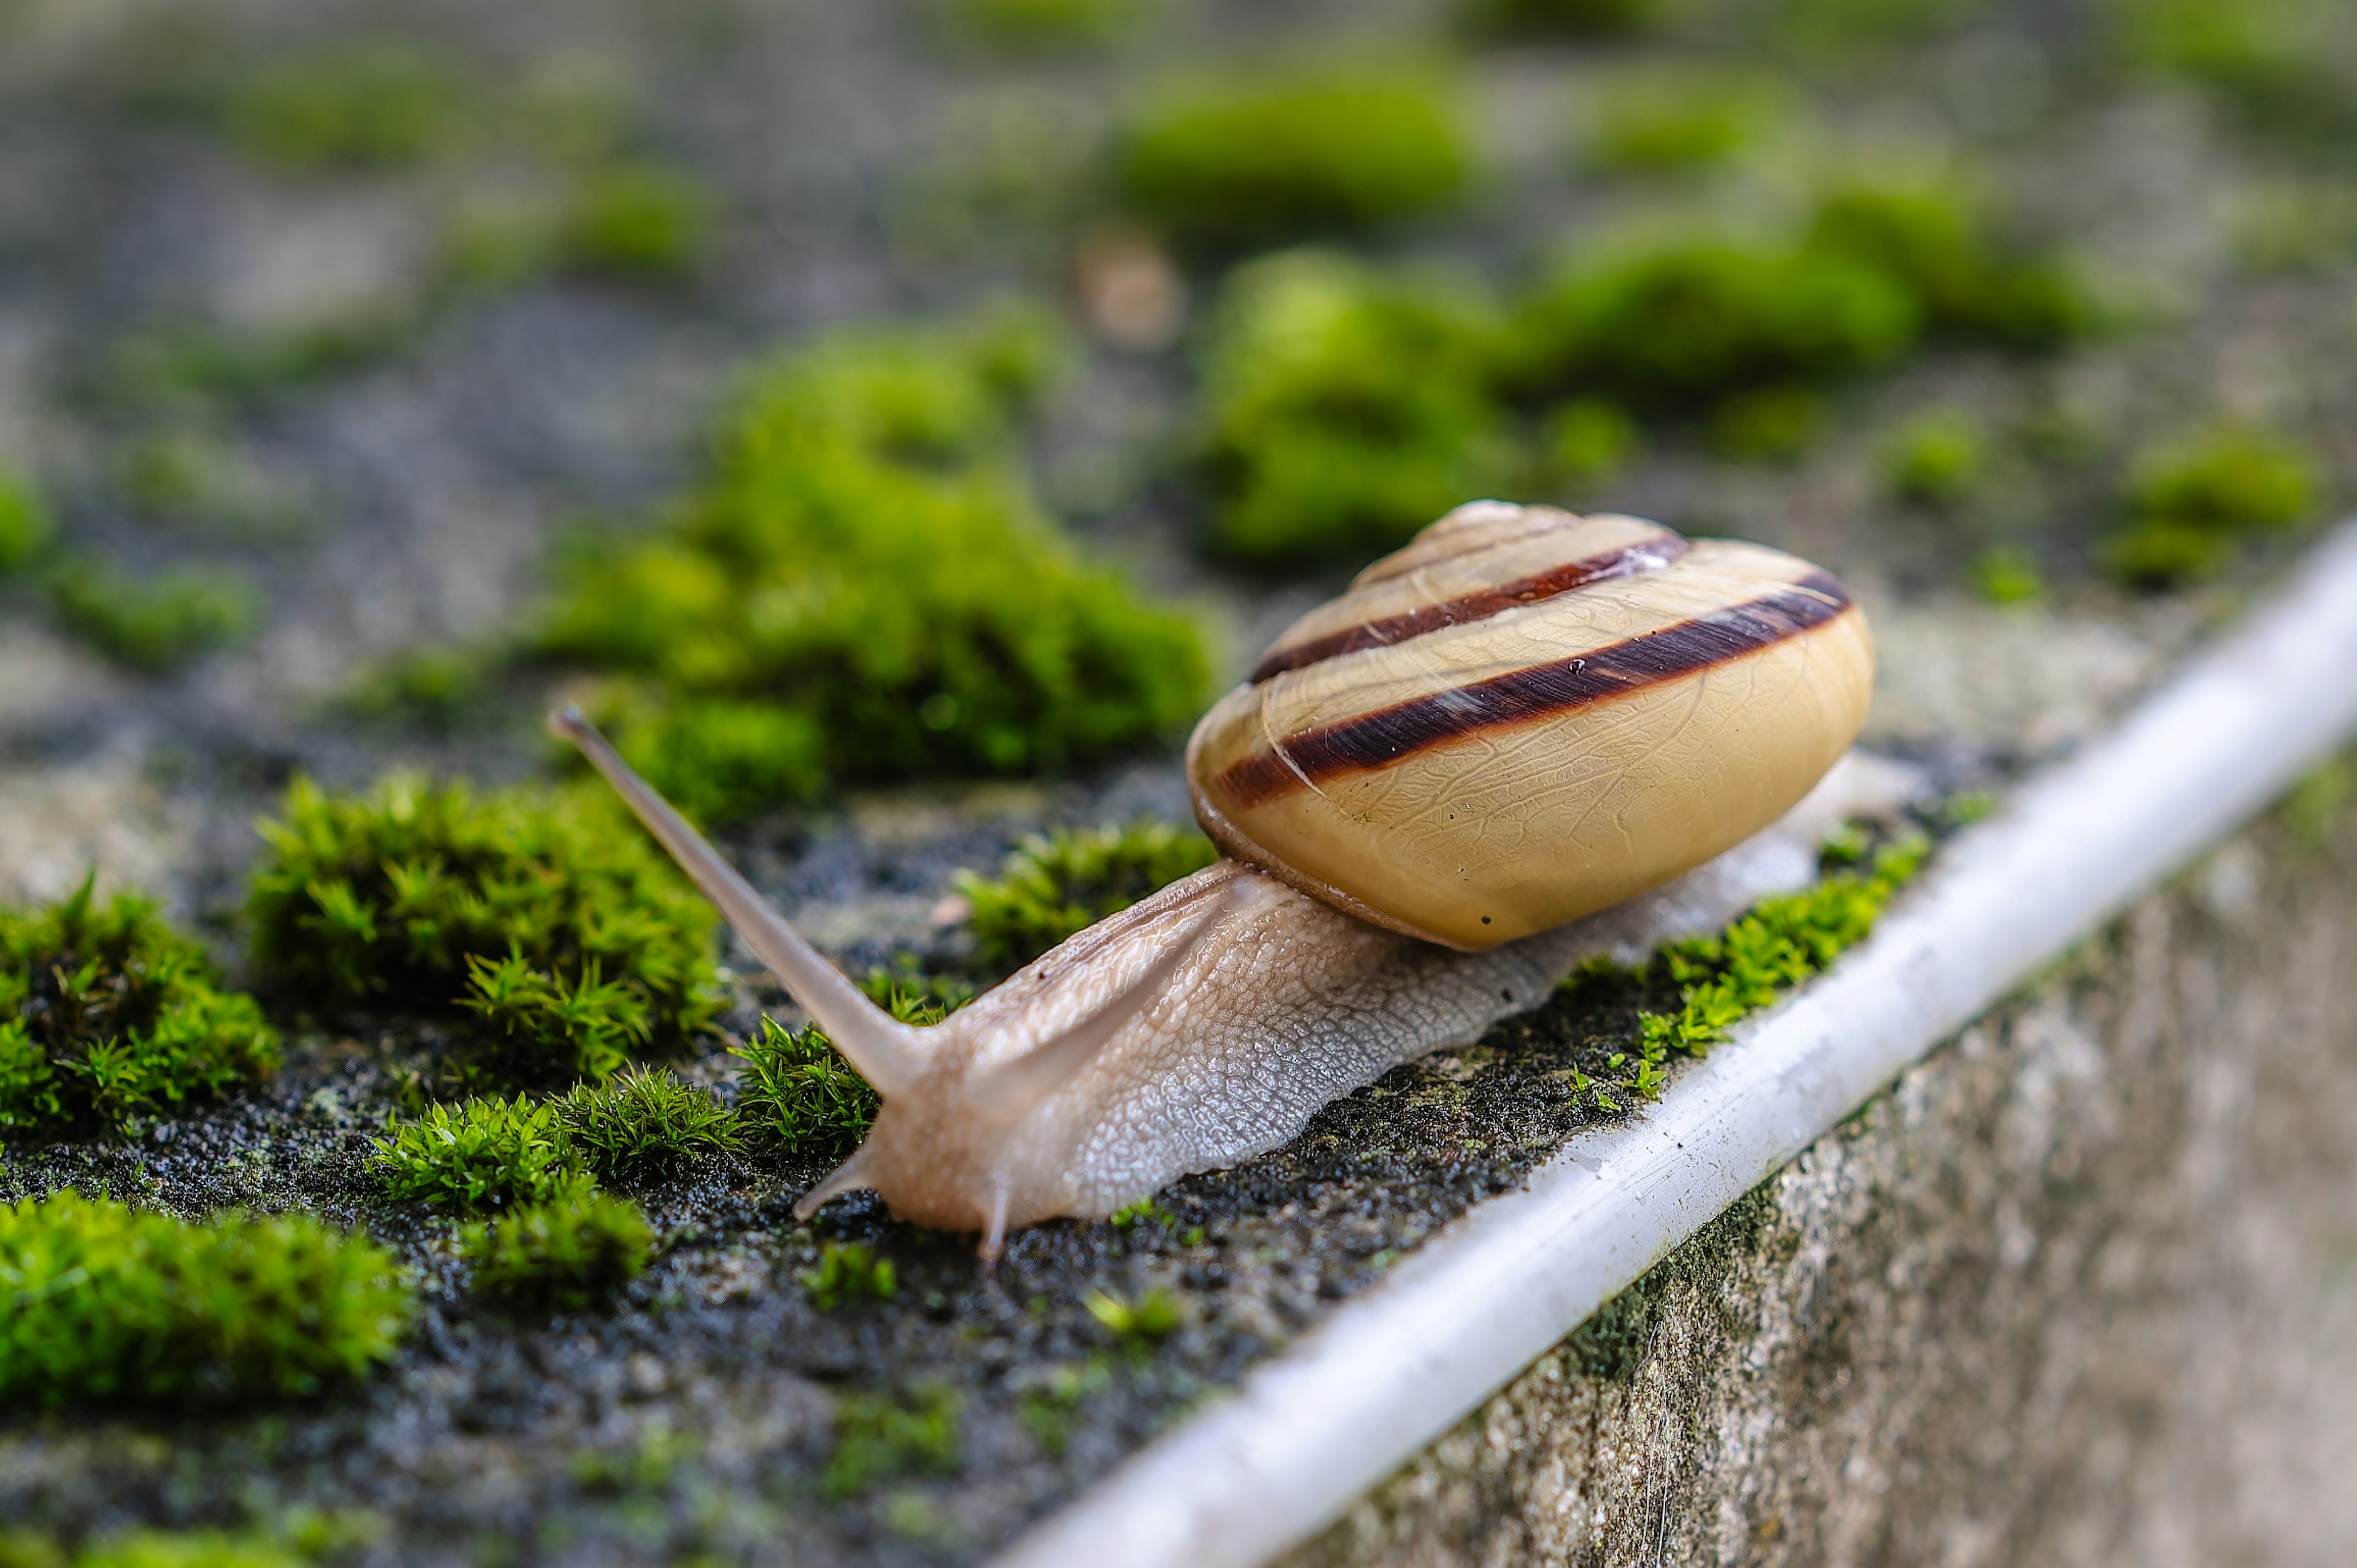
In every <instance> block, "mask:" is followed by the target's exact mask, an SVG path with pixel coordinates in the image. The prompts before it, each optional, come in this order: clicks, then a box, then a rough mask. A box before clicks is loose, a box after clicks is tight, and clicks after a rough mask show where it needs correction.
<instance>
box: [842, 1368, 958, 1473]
mask: <svg viewBox="0 0 2357 1568" xmlns="http://www.w3.org/2000/svg"><path fill="white" fill-rule="evenodd" d="M962 1406H963V1401H962V1400H961V1399H960V1398H959V1397H958V1394H957V1391H956V1390H954V1389H952V1388H948V1387H946V1386H944V1385H942V1384H939V1383H928V1384H925V1385H922V1386H920V1387H918V1388H915V1389H911V1390H909V1391H908V1392H907V1393H906V1394H905V1395H902V1396H900V1397H897V1398H896V1397H895V1396H893V1395H891V1394H889V1393H873V1394H869V1393H847V1394H845V1395H844V1396H843V1397H842V1398H841V1399H840V1400H838V1401H837V1402H835V1407H834V1454H833V1455H831V1456H830V1457H829V1458H828V1460H827V1466H826V1475H825V1481H824V1484H825V1487H826V1489H827V1490H828V1491H829V1492H830V1493H832V1494H834V1496H836V1497H838V1498H847V1497H856V1496H857V1495H858V1494H860V1493H861V1492H864V1491H866V1490H867V1488H868V1487H871V1486H873V1485H875V1484H876V1483H877V1481H880V1480H888V1479H889V1478H891V1477H896V1476H906V1475H913V1474H921V1475H932V1476H946V1475H951V1474H953V1473H955V1471H956V1469H957V1467H958V1448H959V1444H958V1416H959V1412H960V1410H961V1408H962Z"/></svg>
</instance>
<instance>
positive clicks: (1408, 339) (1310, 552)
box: [1203, 251, 1520, 563]
mask: <svg viewBox="0 0 2357 1568" xmlns="http://www.w3.org/2000/svg"><path fill="white" fill-rule="evenodd" d="M1495 330H1496V328H1495V324H1494V322H1493V321H1492V320H1491V317H1490V313H1489V311H1488V310H1487V309H1486V307H1485V306H1484V305H1483V304H1482V302H1481V301H1480V299H1479V298H1478V297H1477V296H1474V295H1470V294H1469V293H1467V292H1465V291H1463V290H1459V289H1456V288H1453V287H1451V286H1449V285H1446V284H1441V283H1435V282H1429V281H1419V280H1415V279H1412V278H1402V277H1394V276H1390V275H1387V274H1383V273H1380V272H1377V271H1376V270H1374V269H1372V268H1371V267H1369V266H1366V265H1365V264H1363V263H1358V262H1355V261H1352V260H1351V259H1349V258H1347V257H1343V256H1340V255H1336V254H1332V253H1330V252H1318V251H1302V252H1288V253H1286V254H1283V255H1279V256H1275V257H1270V258H1267V259H1265V260H1263V261H1260V262H1256V263H1253V264H1252V265H1250V266H1248V267H1245V268H1243V269H1240V270H1239V271H1238V272H1237V273H1236V274H1234V275H1233V276H1232V278H1231V280H1230V281H1229V283H1228V285H1227V288H1226V290H1225V292H1224V294H1223V295H1222V299H1221V302H1220V306H1219V310H1218V315H1217V318H1216V324H1215V326H1214V328H1213V335H1212V339H1211V347H1210V349H1209V352H1208V355H1207V357H1206V360H1205V365H1204V394H1203V395H1204V409H1205V422H1206V424H1207V426H1208V429H1207V431H1206V435H1205V454H1204V471H1205V474H1206V477H1207V478H1208V480H1209V483H1210V485H1211V489H1212V491H1213V493H1214V495H1215V496H1216V497H1217V499H1218V514H1217V517H1216V519H1215V522H1214V531H1213V539H1214V542H1215V543H1216V544H1217V546H1218V547H1219V548H1220V550H1221V551H1222V552H1223V553H1226V554H1229V555H1231V556H1233V557H1235V558H1237V559H1239V560H1243V561H1249V562H1254V563H1281V562H1294V561H1301V560H1306V559H1318V558H1329V559H1334V560H1344V559H1348V560H1351V561H1357V560H1361V559H1363V558H1364V557H1365V556H1367V555H1370V554H1372V553H1377V552H1379V551H1383V550H1388V549H1390V548H1392V547H1394V545H1396V544H1398V543H1400V542H1403V541H1405V539H1407V538H1408V537H1409V536H1410V535H1411V534H1413V533H1415V531H1416V530H1418V529H1420V528H1422V527H1423V526H1424V525H1425V524H1426V523H1427V522H1430V521H1432V520H1433V519H1434V518H1436V517H1438V516H1439V515H1440V514H1441V513H1442V512H1445V511H1447V510H1448V509H1449V508H1450V507H1452V506H1454V505H1456V504H1457V503H1458V502H1459V501H1462V500H1467V499H1471V498H1473V497H1476V496H1480V495H1483V494H1486V493H1492V492H1494V491H1498V490H1502V489H1512V481H1513V478H1515V476H1516V474H1517V472H1518V466H1519V461H1520V458H1519V454H1518V453H1517V451H1516V449H1515V446H1514V444H1513V441H1512V435H1511V431H1510V429H1509V426H1508V424H1507V421H1506V416H1505V413H1504V411H1503V410H1502V409H1501V407H1500V406H1499V404H1498V403H1497V401H1496V399H1495V397H1494V396H1493V395H1492V394H1491V389H1490V386H1489V377H1490V371H1491V359H1492V354H1493V349H1494V341H1495V336H1494V335H1495Z"/></svg>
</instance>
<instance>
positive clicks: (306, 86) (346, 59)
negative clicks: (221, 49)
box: [222, 40, 472, 174]
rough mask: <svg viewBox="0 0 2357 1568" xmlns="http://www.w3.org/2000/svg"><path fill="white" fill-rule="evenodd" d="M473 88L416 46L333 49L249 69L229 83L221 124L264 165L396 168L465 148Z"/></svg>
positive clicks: (370, 44)
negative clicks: (463, 145) (244, 74)
mask: <svg viewBox="0 0 2357 1568" xmlns="http://www.w3.org/2000/svg"><path fill="white" fill-rule="evenodd" d="M470 88H471V83H470V82H469V81H468V78H467V76H466V75H465V73H464V72H463V71H461V70H458V69H457V67H456V66H455V65H454V64H453V62H451V61H450V60H448V59H445V58H444V57H442V56H440V55H437V54H436V53H433V52H431V51H429V50H426V49H424V48H418V47H417V46H415V45H413V44H405V43H400V42H394V41H390V40H375V41H364V42H358V43H346V44H339V45H336V46H333V47H331V48H323V49H319V50H316V51H313V52H311V53H308V54H302V55H295V56H290V57H288V58H286V59H280V60H275V61H273V62H271V63H269V64H267V65H264V66H262V67H259V68H257V69H256V70H253V71H252V72H250V73H249V74H247V75H246V76H245V77H244V78H242V80H240V81H237V82H236V83H234V84H233V85H232V86H231V90H230V92H229V95H228V97H227V99H226V101H225V102H224V103H223V105H222V119H223V123H224V124H225V125H226V127H227V129H228V131H229V134H230V137H231V141H232V143H233V144H234V145H236V147H237V148H238V150H239V151H240V152H242V153H243V154H244V155H245V156H247V157H249V158H251V159H252V160H253V161H254V162H255V163H257V164H260V165H261V166H264V167H265V168H271V169H275V170H278V171H280V172H282V173H289V174H319V173H326V172H329V171H334V170H348V169H388V168H399V167H403V166H408V165H412V164H417V163H422V162H424V161H425V160H426V159H427V158H430V157H433V156H437V155H439V154H442V153H445V152H447V151H450V150H452V149H453V148H454V147H456V146H457V145H460V144H461V143H463V141H464V140H465V139H466V136H467V134H468V129H469V124H470V121H471V118H472V109H471V106H470V104H469V102H468V100H469V97H470Z"/></svg>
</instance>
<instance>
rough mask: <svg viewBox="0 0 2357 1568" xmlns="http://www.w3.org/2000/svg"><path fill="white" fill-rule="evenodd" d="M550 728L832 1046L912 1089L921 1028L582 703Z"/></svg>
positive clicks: (863, 1068)
mask: <svg viewBox="0 0 2357 1568" xmlns="http://www.w3.org/2000/svg"><path fill="white" fill-rule="evenodd" d="M548 728H549V732H550V733H551V734H552V735H554V736H557V738H559V739H561V740H569V741H571V742H572V743H573V744H574V745H575V746H578V747H580V749H581V755H582V756H584V757H587V758H588V759H589V766H591V767H592V768H596V769H597V771H598V772H599V773H600V774H602V775H603V776H604V777H605V779H606V782H607V783H608V784H610V785H612V786H613V787H614V792H615V793H616V794H618V795H619V796H621V797H622V799H623V800H625V801H627V802H628V803H629V805H630V810H631V811H634V812H636V813H637V814H638V819H639V821H640V822H644V823H645V824H646V827H647V831H648V832H651V833H652V834H654V836H655V839H656V841H657V842H658V843H661V844H662V846H663V848H664V849H666V850H668V851H669V852H670V853H671V857H672V859H673V860H674V861H676V862H678V864H679V868H680V869H681V870H682V871H684V872H685V873H687V875H688V877H689V879H690V880H691V881H693V882H694V884H695V885H696V886H697V887H699V888H701V889H703V891H704V896H705V897H707V898H709V899H711V900H712V901H713V903H715V904H716V905H718V906H719V908H720V912H721V914H722V915H724V916H726V918H727V920H728V924H729V925H730V926H731V927H733V928H734V929H736V932H737V935H738V936H740V937H742V938H744V939H745V945H746V946H747V947H749V948H751V949H752V950H753V951H754V953H755V955H756V956H758V957H759V959H760V961H762V962H763V963H765V964H767V965H768V966H769V967H770V971H771V972H773V973H775V974H776V975H777V977H778V978H779V979H780V980H781V981H783V982H784V983H785V984H786V989H787V990H789V991H791V992H792V993H793V995H794V1000H795V1001H796V1002H799V1003H801V1004H802V1011H803V1012H805V1013H808V1014H809V1015H811V1017H812V1018H813V1020H814V1021H815V1022H816V1023H817V1024H818V1026H819V1027H820V1028H822V1029H823V1030H825V1031H826V1037H827V1038H828V1039H830V1040H832V1041H834V1048H835V1049H837V1050H839V1051H841V1052H842V1053H843V1055H844V1058H845V1060H847V1061H848V1062H850V1063H851V1065H852V1066H853V1067H855V1068H856V1069H859V1075H860V1076H861V1077H862V1078H864V1079H866V1080H867V1081H868V1084H869V1085H870V1086H871V1087H872V1088H874V1089H875V1090H876V1092H877V1094H879V1095H882V1096H883V1097H884V1098H885V1099H887V1100H889V1099H891V1098H892V1097H893V1096H895V1095H898V1094H905V1093H906V1092H908V1090H909V1087H910V1086H911V1085H912V1084H913V1083H914V1082H915V1081H916V1079H917V1078H918V1076H919V1074H920V1073H921V1072H922V1071H923V1070H924V1065H925V1064H924V1052H923V1049H922V1047H920V1046H919V1044H918V1043H917V1031H916V1030H915V1029H913V1028H911V1027H910V1026H908V1025H906V1024H903V1023H901V1022H899V1020H898V1019H896V1018H894V1017H893V1016H892V1015H890V1014H889V1013H887V1012H885V1011H884V1009H882V1008H881V1007H878V1006H877V1005H876V1004H875V1003H873V1002H870V1001H869V1000H867V998H866V996H865V995H863V994H862V993H861V992H860V990H859V988H858V987H857V986H856V985H854V984H852V983H851V982H850V981H849V980H847V979H845V977H844V974H843V972H842V971H840V970H838V969H836V968H835V967H834V965H833V964H831V963H829V962H827V961H826V960H825V959H823V958H821V957H820V956H819V953H818V950H817V949H815V948H813V947H812V946H811V945H810V943H808V942H807V941H804V940H802V933H801V932H799V931H797V930H795V929H793V927H791V926H790V925H788V924H787V923H786V919H785V917H784V916H782V915H780V914H779V913H778V912H777V911H776V910H775V909H773V908H770V906H769V904H768V902H767V901H766V900H764V899H763V898H762V897H761V896H760V895H759V894H758V893H756V892H754V891H753V887H752V885H751V884H750V883H748V882H747V881H746V880H745V879H744V877H742V876H740V875H737V868H736V867H735V866H733V865H729V864H728V863H727V862H726V861H725V860H723V859H721V858H720V855H719V853H718V852H717V851H716V850H715V849H714V848H713V847H712V845H711V844H709V843H706V842H705V838H704V835H703V834H702V833H699V832H696V831H695V829H694V827H692V826H690V825H689V823H688V821H687V819H686V818H684V817H683V816H681V815H680V814H679V812H678V811H676V810H675V809H673V806H672V804H671V802H670V801H668V800H664V799H663V798H662V796H661V795H659V794H657V793H656V792H655V789H654V787H653V786H652V785H651V784H649V783H648V782H647V781H646V780H645V779H641V778H640V777H639V776H638V774H637V773H636V772H634V771H632V769H631V768H630V764H629V763H627V762H625V761H623V760H622V757H621V754H620V753H619V752H618V751H616V750H615V749H614V747H613V744H612V743H611V742H609V741H608V740H607V738H606V737H605V736H602V735H600V734H599V733H598V732H597V725H593V724H591V723H590V722H589V721H588V720H587V718H585V717H583V716H582V714H581V710H580V709H579V708H576V707H573V706H571V705H569V704H568V705H566V706H565V707H563V708H560V709H558V710H556V711H555V712H554V713H552V714H549V715H548Z"/></svg>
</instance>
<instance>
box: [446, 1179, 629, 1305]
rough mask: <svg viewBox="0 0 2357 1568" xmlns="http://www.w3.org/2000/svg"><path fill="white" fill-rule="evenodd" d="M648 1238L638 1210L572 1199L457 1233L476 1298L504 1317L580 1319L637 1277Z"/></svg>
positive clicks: (594, 1197)
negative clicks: (572, 1315)
mask: <svg viewBox="0 0 2357 1568" xmlns="http://www.w3.org/2000/svg"><path fill="white" fill-rule="evenodd" d="M654 1243H655V1238H654V1232H653V1231H652V1230H650V1229H649V1228H648V1226H647V1218H646V1216H645V1215H643V1214H641V1213H640V1212H639V1206H638V1205H637V1204H635V1203H630V1202H627V1201H625V1200H623V1199H621V1198H617V1197H607V1196H605V1195H604V1194H603V1193H595V1192H592V1193H577V1194H570V1195H567V1196H565V1197H558V1198H554V1199H552V1200H551V1201H549V1202H546V1203H537V1204H533V1205H531V1206H530V1207H528V1208H519V1209H517V1210H515V1211H514V1212H513V1213H511V1214H508V1215H506V1216H504V1217H502V1218H500V1219H497V1220H494V1221H490V1222H488V1223H486V1222H484V1221H480V1220H478V1221H476V1222H475V1223H473V1224H471V1225H468V1227H467V1228H466V1230H463V1231H461V1232H460V1233H459V1240H458V1251H459V1253H460V1255H461V1256H463V1257H465V1258H466V1259H467V1260H468V1262H471V1263H472V1264H473V1265H474V1268H475V1278H474V1285H475V1290H476V1292H477V1294H480V1295H482V1296H483V1297H485V1298H486V1299H487V1300H490V1301H493V1302H497V1303H499V1304H500V1305H502V1306H504V1307H507V1308H508V1309H509V1310H511V1311H514V1312H523V1313H550V1312H587V1311H588V1310H589V1309H590V1308H591V1307H594V1306H596V1305H597V1304H598V1303H600V1302H602V1301H605V1300H607V1299H608V1298H609V1297H611V1296H612V1295H613V1294H614V1293H615V1292H617V1291H619V1290H620V1289H621V1288H622V1287H623V1286H624V1285H627V1284H629V1283H630V1282H631V1281H632V1280H634V1279H637V1278H638V1277H639V1275H640V1273H644V1272H645V1270H646V1266H647V1259H648V1257H649V1256H650V1255H651V1253H652V1252H653V1251H654Z"/></svg>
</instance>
